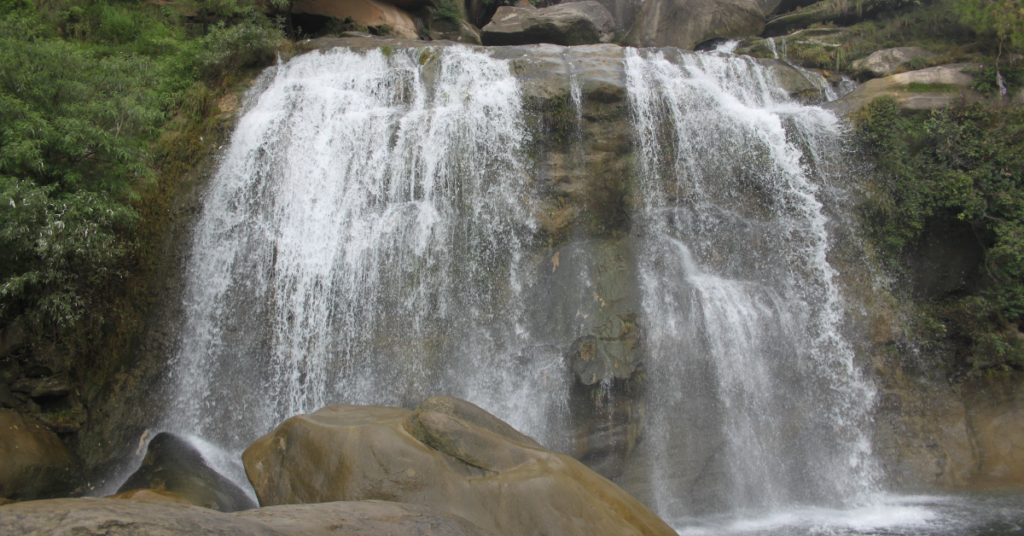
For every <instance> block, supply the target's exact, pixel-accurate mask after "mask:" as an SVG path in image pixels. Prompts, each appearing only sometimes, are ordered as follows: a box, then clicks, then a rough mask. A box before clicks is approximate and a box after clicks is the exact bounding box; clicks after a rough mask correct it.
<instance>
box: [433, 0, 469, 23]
mask: <svg viewBox="0 0 1024 536" xmlns="http://www.w3.org/2000/svg"><path fill="white" fill-rule="evenodd" d="M431 17H433V19H434V20H437V21H448V22H453V23H455V24H458V23H459V21H461V20H462V11H461V10H459V5H458V4H456V3H455V0H438V2H437V3H436V4H435V5H434V9H433V10H432V12H431Z"/></svg>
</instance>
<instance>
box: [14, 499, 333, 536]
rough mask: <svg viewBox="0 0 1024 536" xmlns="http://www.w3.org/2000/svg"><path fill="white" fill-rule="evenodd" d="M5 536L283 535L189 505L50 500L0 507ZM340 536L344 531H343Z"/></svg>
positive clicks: (97, 500) (259, 525)
mask: <svg viewBox="0 0 1024 536" xmlns="http://www.w3.org/2000/svg"><path fill="white" fill-rule="evenodd" d="M0 520H3V521H2V525H3V531H2V532H3V533H4V534H5V535H7V536H29V535H33V536H34V535H38V534H47V535H51V536H78V535H82V534H102V535H104V536H136V535H140V534H144V535H146V536H285V535H288V534H294V533H287V532H279V531H276V530H274V529H272V528H270V527H269V526H267V525H264V524H262V523H259V522H257V521H254V520H250V519H245V518H240V517H236V516H234V515H232V514H225V513H221V512H215V511H213V510H208V509H206V508H200V507H198V506H192V505H188V504H174V503H169V502H142V501H119V500H115V499H94V498H83V499H53V500H49V501H31V502H24V503H16V504H9V505H6V506H0ZM341 534H344V533H341Z"/></svg>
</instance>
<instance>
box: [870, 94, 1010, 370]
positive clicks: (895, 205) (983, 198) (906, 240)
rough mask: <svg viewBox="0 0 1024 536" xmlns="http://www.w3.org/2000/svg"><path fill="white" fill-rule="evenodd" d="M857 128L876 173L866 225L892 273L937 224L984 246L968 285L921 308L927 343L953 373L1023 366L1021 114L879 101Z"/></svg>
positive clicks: (964, 105) (958, 105) (996, 108)
mask: <svg viewBox="0 0 1024 536" xmlns="http://www.w3.org/2000/svg"><path fill="white" fill-rule="evenodd" d="M859 131H860V133H861V136H862V138H863V140H864V142H865V144H866V146H867V147H868V148H869V150H870V151H871V152H872V153H873V154H874V155H875V156H876V157H877V163H878V168H879V172H880V182H879V184H878V185H877V189H876V190H875V191H874V192H872V194H871V196H870V201H869V203H868V209H867V212H868V214H867V216H868V218H867V219H868V221H869V222H871V223H870V226H869V228H870V231H871V234H872V235H873V236H872V238H873V243H875V244H876V245H877V246H878V248H879V250H880V252H881V254H882V256H883V258H884V259H885V260H886V262H887V263H888V264H889V266H890V267H891V268H892V269H894V270H897V271H899V270H905V269H906V262H905V261H906V257H905V255H906V254H907V253H908V252H909V251H911V250H912V248H913V246H914V245H915V243H916V240H918V239H919V238H920V236H921V234H922V231H924V230H925V228H926V227H928V226H930V225H933V224H935V223H936V222H945V223H946V224H948V225H954V226H955V225H966V226H969V228H970V231H971V232H972V233H973V234H974V236H976V237H977V240H978V241H979V243H980V244H981V245H982V247H983V248H984V260H983V263H982V266H981V267H980V270H981V271H982V273H980V274H977V275H978V277H977V279H978V283H977V284H975V285H972V286H973V287H974V288H969V289H965V292H964V293H962V294H961V295H958V296H953V297H949V298H947V299H945V300H944V301H941V302H939V303H933V304H930V305H929V306H928V307H927V308H926V309H927V310H926V311H925V318H924V319H923V321H922V323H921V324H922V325H923V326H926V328H928V329H925V331H929V332H930V333H927V334H926V338H931V339H933V340H938V339H942V340H944V341H946V342H948V343H950V344H952V345H953V346H954V347H955V352H956V354H957V356H958V358H959V359H960V362H959V363H957V364H958V365H960V366H963V365H977V364H978V363H1006V364H1011V365H1014V366H1024V345H1022V337H1021V336H1020V332H1019V329H1018V327H1019V326H1020V323H1021V322H1022V321H1024V110H1022V109H1021V108H1020V107H1016V106H1002V105H999V104H996V105H985V104H981V103H967V102H965V101H963V100H960V101H959V102H957V103H955V104H953V105H952V106H950V107H947V108H943V109H940V110H936V111H934V112H932V113H931V114H930V115H928V116H927V117H923V116H918V117H906V116H904V115H901V113H900V111H899V110H898V108H897V105H896V101H895V100H894V99H892V98H891V97H882V98H878V99H875V101H873V102H872V103H871V104H869V105H868V106H867V108H866V111H865V112H864V115H863V116H862V118H861V120H860V128H859Z"/></svg>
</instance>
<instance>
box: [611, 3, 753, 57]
mask: <svg viewBox="0 0 1024 536" xmlns="http://www.w3.org/2000/svg"><path fill="white" fill-rule="evenodd" d="M763 29H764V15H763V14H762V13H761V8H760V7H759V6H758V4H757V3H755V2H754V1H753V0H648V1H647V2H645V3H644V6H643V7H642V8H641V9H640V12H639V13H638V14H637V16H636V22H634V23H633V27H632V28H631V29H630V30H629V34H627V35H626V39H625V42H626V44H628V45H632V46H636V47H678V48H681V49H684V50H693V48H694V47H696V46H697V45H699V44H701V43H703V42H704V41H708V40H710V39H715V38H736V37H748V36H751V35H758V34H760V33H761V31H762V30H763Z"/></svg>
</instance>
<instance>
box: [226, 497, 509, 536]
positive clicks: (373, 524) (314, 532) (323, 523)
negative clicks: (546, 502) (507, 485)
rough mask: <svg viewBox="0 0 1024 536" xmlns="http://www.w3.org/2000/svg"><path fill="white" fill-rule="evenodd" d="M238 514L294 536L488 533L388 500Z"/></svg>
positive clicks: (464, 535) (449, 517) (461, 535)
mask: <svg viewBox="0 0 1024 536" xmlns="http://www.w3.org/2000/svg"><path fill="white" fill-rule="evenodd" d="M234 515H235V516H236V517H238V518H241V519H245V520H251V521H258V522H260V523H262V524H263V525H266V526H268V527H270V528H272V529H274V530H277V531H280V532H282V533H284V534H289V535H295V536H347V535H352V536H357V535H358V536H395V535H409V536H419V535H424V536H426V535H430V536H488V534H489V533H487V532H485V531H484V530H483V529H481V528H480V527H477V526H476V525H474V524H472V523H470V522H469V521H466V520H465V519H462V518H461V517H457V516H453V515H450V514H443V513H441V512H438V511H435V510H431V509H429V508H425V507H423V506H418V505H415V504H403V503H396V502H388V501H348V502H330V503H319V504H288V505H283V506H270V507H267V508H259V509H257V510H247V511H245V512H238V513H236V514H234Z"/></svg>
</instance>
